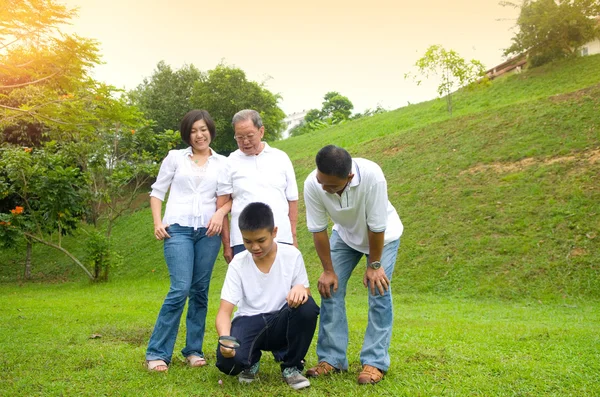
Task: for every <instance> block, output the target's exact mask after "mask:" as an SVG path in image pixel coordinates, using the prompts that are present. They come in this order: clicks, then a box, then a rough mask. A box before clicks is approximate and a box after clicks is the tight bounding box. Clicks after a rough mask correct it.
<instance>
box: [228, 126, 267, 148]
mask: <svg viewBox="0 0 600 397" xmlns="http://www.w3.org/2000/svg"><path fill="white" fill-rule="evenodd" d="M233 128H234V131H235V136H234V138H235V141H236V142H237V144H238V147H239V148H240V150H241V151H242V153H244V154H245V155H247V156H255V155H257V154H259V153H260V152H261V150H262V137H263V136H264V134H265V127H264V126H263V127H260V128H256V127H255V126H254V123H253V122H252V120H243V121H240V122H238V123H236V124H235V126H234V127H233Z"/></svg>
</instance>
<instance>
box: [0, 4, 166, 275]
mask: <svg viewBox="0 0 600 397" xmlns="http://www.w3.org/2000/svg"><path fill="white" fill-rule="evenodd" d="M73 15H74V12H73V11H70V10H67V9H66V8H65V7H63V6H61V5H58V4H56V3H54V2H53V1H51V0H35V1H34V0H29V1H27V0H26V1H14V0H0V128H2V129H3V132H4V134H3V136H2V137H3V140H4V142H3V145H2V146H0V244H2V245H3V246H8V245H14V243H15V242H16V241H18V239H19V238H25V240H26V241H27V243H28V253H29V252H30V250H29V248H30V245H29V243H30V242H32V241H35V242H38V243H42V244H45V245H47V246H50V247H52V248H55V249H57V250H59V251H61V252H63V253H64V254H65V255H67V256H69V257H70V258H71V259H72V260H73V261H74V262H75V263H77V265H78V266H80V267H81V268H82V269H83V270H84V271H85V273H86V274H87V276H88V277H89V278H90V279H92V280H99V279H106V278H107V277H108V268H109V266H110V264H111V263H113V262H114V258H115V255H113V253H112V252H111V250H110V234H111V229H112V224H113V223H114V221H115V219H116V218H117V217H118V216H120V215H121V214H122V213H123V212H124V211H125V209H126V208H128V207H129V205H130V204H131V202H132V201H133V198H134V197H135V196H136V195H137V194H138V192H139V189H140V188H141V187H142V186H143V185H144V184H145V183H146V182H147V181H148V179H149V178H150V176H152V175H155V173H156V168H157V167H158V159H161V158H163V157H164V155H165V154H166V152H167V150H168V149H169V148H171V147H172V142H173V137H174V135H175V134H174V133H173V131H168V132H165V133H164V134H154V133H152V131H151V130H150V128H149V127H148V126H149V123H148V122H147V121H146V120H145V119H144V117H143V115H142V113H141V112H140V111H139V110H138V109H137V108H135V107H133V106H130V105H129V104H128V103H127V102H126V100H125V98H124V97H123V96H122V95H121V94H122V93H121V92H119V91H118V90H116V89H115V88H114V87H112V86H108V85H105V84H101V83H98V82H96V81H94V80H93V79H91V78H90V77H89V71H90V70H91V68H92V67H93V66H94V65H95V64H97V63H98V62H99V55H98V53H97V48H96V45H95V43H94V42H93V41H91V40H87V39H82V38H79V37H77V36H67V35H63V34H62V33H61V32H60V30H59V29H58V25H60V24H61V23H66V22H67V21H68V19H69V18H71V17H72V16H73ZM24 143H31V144H33V146H34V147H33V148H32V147H23V146H22V145H23V144H24ZM82 221H88V222H90V223H91V224H92V227H93V231H92V233H90V237H89V238H88V239H87V241H85V243H86V246H87V248H88V251H89V259H88V263H89V265H91V267H92V271H90V270H89V269H88V268H87V266H86V265H85V264H84V263H83V262H85V261H83V260H81V259H79V258H77V257H75V256H74V255H73V254H72V253H70V252H69V251H68V250H66V249H65V248H64V247H63V246H62V236H63V235H66V234H70V233H72V232H74V231H75V230H76V229H78V228H79V226H80V225H81V223H82ZM28 255H29V254H28ZM26 263H28V260H26ZM25 274H26V275H27V274H28V266H27V265H26V272H25Z"/></svg>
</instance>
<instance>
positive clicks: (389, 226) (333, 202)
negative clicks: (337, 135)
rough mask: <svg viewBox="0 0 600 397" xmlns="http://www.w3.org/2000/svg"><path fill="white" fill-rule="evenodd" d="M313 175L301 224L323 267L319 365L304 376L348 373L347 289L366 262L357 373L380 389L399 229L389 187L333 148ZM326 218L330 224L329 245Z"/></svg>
mask: <svg viewBox="0 0 600 397" xmlns="http://www.w3.org/2000/svg"><path fill="white" fill-rule="evenodd" d="M316 163H317V169H316V170H314V171H313V172H312V173H311V174H310V175H309V176H308V177H307V178H306V181H305V182H304V201H305V203H306V224H307V226H308V230H309V231H310V232H312V233H313V240H314V244H315V249H316V251H317V254H318V256H319V259H320V260H321V264H322V266H323V273H322V274H321V276H320V278H319V281H318V289H319V293H320V294H321V296H322V298H323V299H321V321H320V324H319V339H318V341H317V356H318V359H319V363H318V365H317V366H316V367H313V368H311V369H309V370H307V371H306V375H307V376H309V377H310V376H313V377H314V376H321V375H326V374H328V373H331V372H339V371H341V370H346V369H348V358H347V355H346V353H347V348H348V321H347V318H346V306H345V296H346V286H347V284H348V279H349V278H350V276H351V274H352V272H353V271H354V269H355V268H356V265H357V264H358V262H359V261H360V259H361V258H362V257H363V256H365V255H366V258H367V263H366V266H365V268H364V269H365V270H364V271H365V273H364V276H363V283H364V285H365V287H367V288H368V290H369V292H370V294H369V314H368V325H367V331H366V333H365V338H364V341H363V345H362V350H361V353H360V361H361V364H362V366H363V370H362V372H361V373H360V374H359V376H358V383H359V384H374V383H377V382H379V381H380V380H381V379H382V378H383V375H384V373H385V372H386V371H387V370H388V368H389V365H390V357H389V351H388V350H389V345H390V340H391V336H392V320H393V307H392V291H391V287H390V280H391V279H392V273H393V272H394V265H395V262H396V255H397V253H398V247H399V245H400V236H401V235H402V231H403V226H402V222H401V221H400V218H399V217H398V214H397V213H396V210H395V209H394V207H393V206H392V204H391V203H390V202H389V201H388V195H387V182H386V179H385V176H384V175H383V172H382V171H381V168H380V167H379V166H378V165H377V164H375V163H374V162H372V161H369V160H366V159H361V158H354V159H353V158H352V157H351V156H350V154H349V153H348V152H347V151H346V150H344V149H342V148H340V147H337V146H334V145H329V146H325V147H324V148H322V149H321V150H320V151H319V153H318V154H317V156H316ZM329 218H331V219H332V220H333V222H334V226H333V230H332V232H331V239H329V238H328V235H327V227H328V223H329Z"/></svg>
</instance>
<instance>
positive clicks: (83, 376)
mask: <svg viewBox="0 0 600 397" xmlns="http://www.w3.org/2000/svg"><path fill="white" fill-rule="evenodd" d="M219 266H220V267H221V268H222V267H223V266H224V264H223V263H220V264H219ZM221 281H222V279H221V278H220V277H215V279H214V280H213V283H212V289H211V298H210V299H211V301H210V302H211V304H210V311H209V314H208V321H207V325H208V326H207V333H206V338H205V350H206V355H207V359H208V361H209V364H210V365H209V366H208V367H205V368H200V369H191V368H188V367H186V366H185V365H184V363H183V358H182V357H181V355H180V354H179V353H178V352H179V350H181V348H182V347H183V345H182V344H183V340H182V339H181V338H179V339H178V341H177V345H176V352H177V353H176V355H175V357H174V360H173V364H172V365H171V369H170V370H169V372H168V373H167V374H154V373H149V372H147V371H146V370H145V369H144V367H143V362H144V352H145V348H146V344H147V342H148V339H149V337H150V332H151V330H152V326H153V324H154V321H155V319H156V315H157V313H158V310H159V308H160V305H161V303H162V299H163V297H164V295H165V293H166V291H167V289H168V282H167V280H166V279H165V277H164V276H155V277H154V278H153V277H145V278H141V279H140V280H127V281H121V280H119V281H116V280H115V281H112V282H110V283H107V284H98V285H90V284H88V283H87V282H84V283H66V284H55V285H44V284H27V285H24V286H7V285H4V286H3V288H2V292H1V293H0V306H1V307H3V308H4V310H2V312H1V314H0V321H1V323H2V328H1V331H0V362H2V365H3V371H1V372H0V394H2V395H6V396H16V395H40V396H42V395H43V396H46V395H94V396H97V395H168V396H179V395H180V396H187V395H198V396H200V395H202V396H236V395H249V396H285V395H291V394H293V393H295V392H292V391H291V390H290V389H289V388H288V386H287V385H285V384H284V383H283V381H282V380H281V378H280V374H279V367H278V365H277V364H275V362H274V361H273V358H272V356H271V355H270V354H265V355H264V356H263V358H262V362H261V364H262V366H261V375H260V381H259V382H257V383H256V384H251V385H240V384H238V382H237V378H236V377H228V376H225V375H222V374H221V373H220V372H219V371H218V370H217V369H216V367H214V362H215V349H216V338H217V336H216V332H215V330H214V317H215V314H216V308H217V304H216V302H218V293H219V291H220V285H221ZM350 285H351V286H350V287H349V297H348V302H347V306H348V309H349V313H348V317H349V322H350V324H351V330H350V347H349V360H350V371H349V372H348V373H342V374H339V375H335V376H332V377H330V378H324V379H316V380H313V381H312V384H311V387H310V388H309V389H308V390H304V391H301V392H299V394H303V395H311V396H351V395H357V396H358V395H373V396H378V395H390V396H402V395H405V396H419V395H421V396H438V395H440V396H441V395H448V396H491V395H494V396H515V395H516V396H540V395H554V396H569V395H570V396H596V395H599V394H600V383H599V382H598V373H600V356H599V355H600V352H599V349H598V347H599V346H600V334H599V333H598V330H599V329H600V312H599V311H598V310H597V303H590V302H585V301H577V302H572V303H571V304H560V303H549V304H547V303H543V302H537V301H533V300H524V301H519V302H510V303H507V302H501V301H497V300H470V299H460V298H447V299H446V298H441V297H440V296H432V295H425V294H403V293H402V291H400V290H399V289H397V290H396V294H395V297H394V298H395V321H394V332H393V340H392V344H391V346H392V347H391V350H390V353H391V357H392V365H391V368H390V371H389V373H388V374H387V376H386V378H385V380H384V381H383V382H382V383H380V384H379V385H377V386H375V387H373V386H358V384H356V376H357V373H358V371H359V368H360V363H359V358H358V355H359V349H360V345H361V342H362V336H363V333H364V329H365V328H366V310H367V306H366V305H367V302H366V301H367V299H366V291H365V289H364V288H363V286H362V283H361V280H360V277H358V276H355V277H353V278H352V279H351V281H350ZM184 326H185V325H184V324H182V328H183V327H184ZM181 334H183V332H182V330H180V335H181ZM313 345H314V341H313ZM307 361H308V364H309V365H311V364H314V363H315V361H316V355H315V350H314V346H313V348H311V349H310V351H309V354H308V356H307ZM219 379H222V380H223V385H222V386H220V385H219V384H218V380H219Z"/></svg>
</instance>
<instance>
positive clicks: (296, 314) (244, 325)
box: [216, 296, 319, 375]
mask: <svg viewBox="0 0 600 397" xmlns="http://www.w3.org/2000/svg"><path fill="white" fill-rule="evenodd" d="M318 316H319V306H317V304H316V302H315V301H314V299H313V298H312V296H309V297H308V300H307V301H306V303H304V304H303V305H300V306H298V307H297V308H295V309H292V308H291V307H289V306H288V305H287V303H286V304H284V305H283V307H282V308H281V310H279V311H278V312H272V313H263V314H257V315H254V316H238V317H236V318H234V319H233V321H232V322H231V331H230V334H231V335H232V336H235V337H236V338H237V339H238V340H239V341H240V347H239V348H238V349H237V350H236V352H235V356H234V357H232V358H225V357H223V355H222V354H221V350H220V349H219V347H218V346H217V364H216V365H217V368H219V370H220V371H221V372H223V373H225V374H228V375H237V374H239V373H240V372H242V371H243V370H244V369H246V368H249V367H251V366H252V365H253V364H255V363H256V362H258V361H260V357H261V356H262V351H272V352H275V351H281V352H283V353H282V354H283V356H282V360H281V364H280V366H281V370H282V371H283V370H284V369H285V368H289V367H296V368H298V369H300V370H302V369H303V368H304V365H303V360H304V356H305V355H306V352H307V351H308V349H309V348H310V343H311V342H312V339H313V336H314V334H315V329H316V328H317V317H318Z"/></svg>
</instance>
